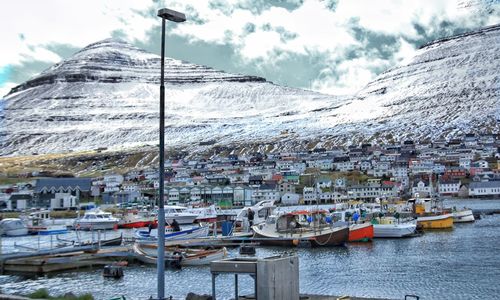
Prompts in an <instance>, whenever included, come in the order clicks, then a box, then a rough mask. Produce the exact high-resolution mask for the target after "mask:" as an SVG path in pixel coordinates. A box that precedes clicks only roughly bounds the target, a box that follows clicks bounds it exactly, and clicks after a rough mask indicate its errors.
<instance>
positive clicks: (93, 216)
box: [74, 209, 119, 230]
mask: <svg viewBox="0 0 500 300" xmlns="http://www.w3.org/2000/svg"><path fill="white" fill-rule="evenodd" d="M118 221H119V220H118V219H117V218H115V217H113V215H112V214H111V213H109V212H104V211H101V210H99V209H97V210H92V211H87V212H85V215H84V216H83V217H82V218H78V219H76V220H75V223H74V228H76V229H78V230H106V229H114V228H115V227H117V226H118Z"/></svg>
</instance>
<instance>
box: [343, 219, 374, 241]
mask: <svg viewBox="0 0 500 300" xmlns="http://www.w3.org/2000/svg"><path fill="white" fill-rule="evenodd" d="M373 238H374V228H373V224H371V223H362V224H351V225H349V242H369V241H371V240H372V239H373Z"/></svg>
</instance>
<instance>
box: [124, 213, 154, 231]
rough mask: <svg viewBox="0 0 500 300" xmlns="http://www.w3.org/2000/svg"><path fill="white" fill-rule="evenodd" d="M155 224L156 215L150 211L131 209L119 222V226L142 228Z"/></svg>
mask: <svg viewBox="0 0 500 300" xmlns="http://www.w3.org/2000/svg"><path fill="white" fill-rule="evenodd" d="M151 224H155V216H154V215H152V214H151V213H150V212H149V211H136V212H133V211H129V212H128V213H126V214H125V215H124V216H123V218H122V219H121V220H120V221H119V222H118V228H142V227H148V226H149V225H151Z"/></svg>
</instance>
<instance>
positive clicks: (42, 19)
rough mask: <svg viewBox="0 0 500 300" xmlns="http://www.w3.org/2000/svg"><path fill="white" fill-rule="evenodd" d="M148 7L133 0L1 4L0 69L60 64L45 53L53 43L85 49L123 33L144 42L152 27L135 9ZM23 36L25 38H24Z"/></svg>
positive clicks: (22, 0)
mask: <svg viewBox="0 0 500 300" xmlns="http://www.w3.org/2000/svg"><path fill="white" fill-rule="evenodd" d="M147 5H148V3H145V2H142V1H133V0H123V1H122V0H121V1H115V0H86V1H65V0H44V1H38V0H16V1H8V2H5V3H2V6H3V7H2V9H0V22H1V23H0V36H2V55H1V56H0V66H3V65H7V64H10V65H16V64H20V63H22V62H25V61H30V60H45V61H49V62H53V61H57V60H59V59H60V58H59V57H57V54H55V53H51V51H49V50H46V49H44V48H46V46H47V45H51V44H53V43H59V44H69V45H72V46H75V47H83V46H85V45H88V44H90V43H92V42H95V41H97V40H100V39H104V38H108V37H109V36H110V34H111V32H112V31H114V30H117V29H123V31H125V32H126V33H127V35H128V36H129V37H130V38H136V39H144V38H145V33H146V30H147V29H149V28H150V27H151V26H152V21H151V19H150V18H145V17H142V16H140V15H139V14H137V13H136V11H134V9H139V10H145V9H146V8H147ZM21 35H22V37H21Z"/></svg>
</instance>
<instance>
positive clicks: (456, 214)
mask: <svg viewBox="0 0 500 300" xmlns="http://www.w3.org/2000/svg"><path fill="white" fill-rule="evenodd" d="M452 215H453V223H467V222H474V221H475V220H476V219H475V218H474V214H473V213H472V209H467V208H464V209H462V210H456V209H454V210H453V211H452Z"/></svg>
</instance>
